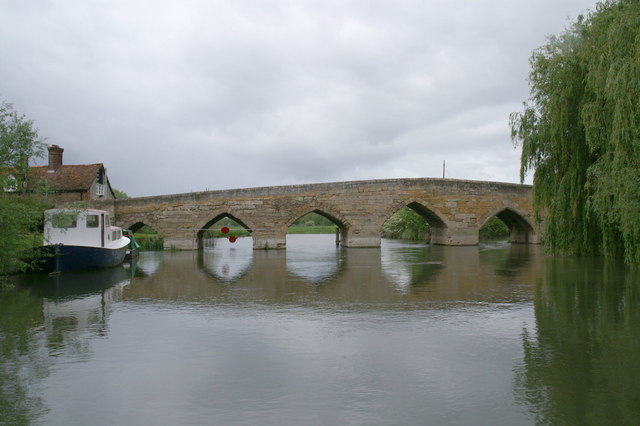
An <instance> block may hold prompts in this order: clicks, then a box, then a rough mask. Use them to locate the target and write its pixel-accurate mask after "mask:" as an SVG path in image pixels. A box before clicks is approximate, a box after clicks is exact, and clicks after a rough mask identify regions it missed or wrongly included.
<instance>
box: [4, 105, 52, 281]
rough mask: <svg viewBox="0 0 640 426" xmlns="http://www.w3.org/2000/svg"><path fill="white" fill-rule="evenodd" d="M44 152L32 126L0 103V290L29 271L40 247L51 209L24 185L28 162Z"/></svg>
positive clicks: (10, 106) (42, 145)
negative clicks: (16, 275) (17, 274)
mask: <svg viewBox="0 0 640 426" xmlns="http://www.w3.org/2000/svg"><path fill="white" fill-rule="evenodd" d="M45 148H46V146H45V144H44V142H43V141H42V139H41V138H40V137H39V135H38V131H37V129H36V128H35V126H34V125H33V122H32V121H30V120H27V119H26V118H25V116H24V115H20V114H18V113H17V112H16V111H15V110H14V108H13V106H12V105H11V104H8V103H6V102H4V101H0V229H1V230H2V232H0V287H5V286H7V280H6V277H7V275H9V274H12V273H15V272H19V271H24V270H27V269H29V268H30V267H32V266H33V264H34V261H35V260H36V259H37V253H36V250H35V248H36V247H39V246H41V245H42V222H43V220H44V214H43V213H44V210H46V209H47V208H49V207H51V206H50V205H49V204H48V203H46V202H44V201H42V200H40V199H39V198H38V197H37V195H36V194H33V193H26V192H25V186H26V185H25V183H26V178H27V174H28V171H29V161H30V160H31V159H33V158H35V157H42V156H44V152H45Z"/></svg>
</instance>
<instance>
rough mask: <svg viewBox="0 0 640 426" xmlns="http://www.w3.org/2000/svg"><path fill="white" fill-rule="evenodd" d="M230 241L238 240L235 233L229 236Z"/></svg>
mask: <svg viewBox="0 0 640 426" xmlns="http://www.w3.org/2000/svg"><path fill="white" fill-rule="evenodd" d="M229 242H230V243H235V242H236V237H235V235H231V236H230V237H229Z"/></svg>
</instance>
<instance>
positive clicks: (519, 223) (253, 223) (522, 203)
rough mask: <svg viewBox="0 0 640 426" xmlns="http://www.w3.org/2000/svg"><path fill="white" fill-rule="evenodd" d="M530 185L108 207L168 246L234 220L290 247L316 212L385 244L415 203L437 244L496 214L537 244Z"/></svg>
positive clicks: (312, 187)
mask: <svg viewBox="0 0 640 426" xmlns="http://www.w3.org/2000/svg"><path fill="white" fill-rule="evenodd" d="M531 190H532V188H531V187H530V186H528V185H519V184H511V183H498V182H480V181H468V180H453V179H428V178H424V179H385V180H368V181H353V182H338V183H320V184H308V185H290V186H275V187H263V188H246V189H232V190H220V191H204V192H195V193H186V194H175V195H162V196H154V197H141V198H127V199H118V200H115V201H113V202H112V203H113V204H110V205H108V206H105V205H103V206H102V208H105V207H106V208H109V209H110V210H111V211H112V213H113V214H114V216H115V223H116V224H117V225H119V226H123V227H126V228H130V229H133V230H134V231H135V230H137V229H139V228H140V227H142V226H143V225H148V226H151V227H152V228H154V229H155V230H156V231H157V232H158V234H160V236H161V237H162V238H164V245H165V248H175V249H179V250H191V249H198V248H200V247H202V238H203V235H204V232H205V230H206V229H208V228H210V227H211V226H212V225H213V224H214V223H216V222H217V221H219V220H220V219H222V218H224V217H229V218H231V219H233V220H235V221H236V222H238V223H239V224H241V225H242V226H243V227H244V228H246V229H247V230H248V231H249V233H250V234H251V237H252V238H253V247H254V248H255V249H265V248H269V249H271V248H285V246H286V235H287V228H288V227H289V226H290V225H291V224H293V223H294V222H295V221H296V220H297V219H299V218H300V217H302V216H304V215H306V214H307V213H311V212H316V213H319V214H321V215H323V216H325V217H327V218H329V219H330V220H332V221H333V222H334V223H335V224H336V225H338V228H339V233H340V242H341V244H343V245H344V246H346V247H379V246H380V239H381V229H382V225H383V224H384V222H385V221H386V220H387V219H389V218H390V217H391V216H392V215H393V214H394V213H395V212H396V211H398V210H399V209H400V208H402V207H404V206H409V207H410V208H412V209H413V210H415V211H416V212H418V213H419V214H421V215H422V216H423V217H425V218H426V220H427V222H428V223H429V225H430V227H431V243H433V244H443V245H474V244H477V243H478V233H479V230H480V228H482V226H483V225H485V224H486V223H487V221H488V220H489V219H491V218H492V217H494V216H498V217H499V218H500V219H501V220H502V221H503V222H504V223H505V224H506V225H507V226H508V227H509V228H510V230H511V236H510V240H511V241H512V242H516V243H539V242H540V240H541V234H540V229H541V228H540V227H539V226H538V224H536V222H535V221H534V216H533V210H532V197H531Z"/></svg>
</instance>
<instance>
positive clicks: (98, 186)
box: [96, 183, 104, 197]
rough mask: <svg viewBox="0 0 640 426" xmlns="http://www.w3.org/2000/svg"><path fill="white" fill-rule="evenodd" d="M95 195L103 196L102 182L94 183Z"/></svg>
mask: <svg viewBox="0 0 640 426" xmlns="http://www.w3.org/2000/svg"><path fill="white" fill-rule="evenodd" d="M96 195H98V196H100V197H102V196H104V184H103V183H97V184H96Z"/></svg>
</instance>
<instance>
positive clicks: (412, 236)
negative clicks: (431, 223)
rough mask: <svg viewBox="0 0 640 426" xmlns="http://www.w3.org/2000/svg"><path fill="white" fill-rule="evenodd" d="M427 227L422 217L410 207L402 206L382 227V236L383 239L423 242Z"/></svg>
mask: <svg viewBox="0 0 640 426" xmlns="http://www.w3.org/2000/svg"><path fill="white" fill-rule="evenodd" d="M427 226H428V224H427V221H426V220H425V218H424V217H422V216H421V215H420V214H418V213H416V212H415V211H414V210H413V209H411V208H410V207H407V206H404V207H403V208H401V209H400V210H398V211H397V212H395V213H394V215H393V216H391V217H390V218H389V219H388V220H387V221H386V222H385V223H384V225H382V236H383V237H384V238H402V239H405V240H424V239H425V238H426V237H425V232H426V230H427Z"/></svg>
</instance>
